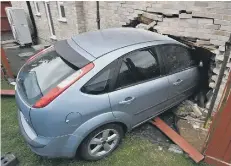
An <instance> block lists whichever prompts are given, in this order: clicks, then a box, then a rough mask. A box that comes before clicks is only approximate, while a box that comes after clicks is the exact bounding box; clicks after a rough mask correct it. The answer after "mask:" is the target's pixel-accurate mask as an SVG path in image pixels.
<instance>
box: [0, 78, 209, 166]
mask: <svg viewBox="0 0 231 166" xmlns="http://www.w3.org/2000/svg"><path fill="white" fill-rule="evenodd" d="M1 85H2V88H5V89H6V88H12V87H9V85H7V83H6V82H2V83H1ZM1 104H2V105H1V121H2V123H1V145H2V147H1V154H4V153H6V152H12V153H14V154H15V155H16V157H17V158H18V160H19V162H20V165H22V166H38V165H44V166H53V165H59V166H64V165H65V166H66V165H68V166H74V165H76V166H77V165H78V166H80V165H84V166H91V165H94V166H98V165H99V166H106V165H110V166H112V165H115V166H117V165H118V166H120V165H131V166H134V165H137V166H140V165H162V166H165V165H166V166H186V165H187V166H194V165H200V166H203V165H205V164H204V163H201V164H195V163H194V162H193V161H192V160H191V159H190V158H188V157H187V155H181V154H174V153H171V152H168V151H167V150H166V149H165V148H163V150H159V149H158V145H157V144H153V143H151V142H150V141H148V140H147V139H142V138H140V137H137V136H136V135H135V134H133V132H131V133H128V134H127V135H126V137H125V138H124V139H123V142H122V143H121V145H120V146H119V148H118V149H117V150H116V151H115V152H114V153H113V154H112V155H111V156H109V157H107V158H105V159H103V160H100V161H97V162H87V161H82V160H79V159H47V158H44V157H40V156H38V155H36V154H34V153H32V152H31V151H30V149H29V148H28V146H27V145H26V143H25V142H24V139H23V137H22V136H21V134H20V132H19V129H18V121H17V112H16V109H17V108H16V104H15V99H14V98H12V97H11V98H10V97H2V99H1Z"/></svg>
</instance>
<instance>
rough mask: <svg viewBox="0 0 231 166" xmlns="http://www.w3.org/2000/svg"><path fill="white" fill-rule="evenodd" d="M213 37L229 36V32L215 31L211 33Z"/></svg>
mask: <svg viewBox="0 0 231 166" xmlns="http://www.w3.org/2000/svg"><path fill="white" fill-rule="evenodd" d="M213 34H214V35H219V36H227V37H229V36H230V32H227V31H224V30H215V31H214V32H213Z"/></svg>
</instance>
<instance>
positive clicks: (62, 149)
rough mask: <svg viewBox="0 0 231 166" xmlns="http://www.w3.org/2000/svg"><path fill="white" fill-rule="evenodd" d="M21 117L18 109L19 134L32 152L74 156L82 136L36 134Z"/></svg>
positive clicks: (53, 156) (41, 154) (52, 156)
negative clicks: (49, 136)
mask: <svg viewBox="0 0 231 166" xmlns="http://www.w3.org/2000/svg"><path fill="white" fill-rule="evenodd" d="M23 118H24V117H23V114H22V113H21V112H20V111H19V110H18V121H19V128H20V131H21V134H22V135H23V137H24V139H25V140H26V143H27V144H28V145H29V147H30V149H31V150H32V151H33V152H34V153H36V154H38V155H40V156H46V157H51V158H56V157H65V158H73V157H74V156H75V154H76V150H77V148H78V146H79V144H80V143H81V141H82V137H77V136H73V135H65V136H60V137H52V138H48V137H42V136H38V135H36V133H35V132H34V131H33V129H32V128H31V127H30V126H29V125H28V124H25V123H26V122H25V121H24V120H23ZM27 125H28V126H27Z"/></svg>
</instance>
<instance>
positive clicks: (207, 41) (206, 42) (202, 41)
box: [196, 39, 211, 45]
mask: <svg viewBox="0 0 231 166" xmlns="http://www.w3.org/2000/svg"><path fill="white" fill-rule="evenodd" d="M196 43H197V44H199V45H211V43H210V41H209V40H200V39H197V41H196Z"/></svg>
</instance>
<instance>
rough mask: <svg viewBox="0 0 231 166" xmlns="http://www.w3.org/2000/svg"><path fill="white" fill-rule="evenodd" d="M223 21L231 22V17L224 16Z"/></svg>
mask: <svg viewBox="0 0 231 166" xmlns="http://www.w3.org/2000/svg"><path fill="white" fill-rule="evenodd" d="M222 20H227V21H231V15H224V16H223V17H222Z"/></svg>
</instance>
